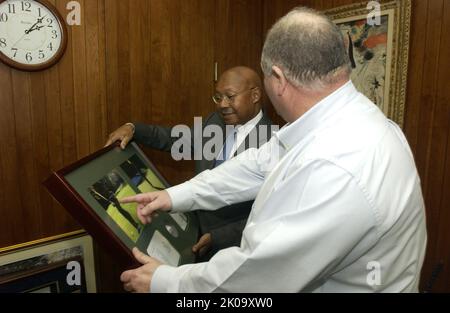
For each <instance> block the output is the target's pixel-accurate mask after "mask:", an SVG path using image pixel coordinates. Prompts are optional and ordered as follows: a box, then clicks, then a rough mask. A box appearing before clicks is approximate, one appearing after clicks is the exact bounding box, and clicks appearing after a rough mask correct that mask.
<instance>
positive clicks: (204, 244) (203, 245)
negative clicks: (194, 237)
mask: <svg viewBox="0 0 450 313" xmlns="http://www.w3.org/2000/svg"><path fill="white" fill-rule="evenodd" d="M210 248H211V234H210V233H206V234H204V235H203V236H201V237H200V239H199V240H198V242H197V243H196V244H195V245H194V246H193V247H192V252H194V253H200V254H205V253H206V252H207V251H208V250H209V249H210Z"/></svg>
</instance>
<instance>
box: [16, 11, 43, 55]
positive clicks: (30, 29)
mask: <svg viewBox="0 0 450 313" xmlns="http://www.w3.org/2000/svg"><path fill="white" fill-rule="evenodd" d="M47 15H48V14H46V15H45V16H44V17H41V18H38V19H37V22H36V23H34V25H33V26H31V27H30V28H29V29H27V30H25V34H24V35H22V37H20V39H19V40H17V41H16V43H15V44H13V45H12V46H13V48H14V47H15V46H16V45H17V44H18V43H19V42H21V41H22V39H23V38H24V37H25V36H26V35H28V34H29V33H31V32H32V31H33V30H36V28H34V29H33V27H34V26H36V25H37V24H39V23H42V21H43V20H44V18H45V17H46V16H47ZM38 27H39V26H38ZM41 28H42V26H41V27H39V28H38V30H39V29H41Z"/></svg>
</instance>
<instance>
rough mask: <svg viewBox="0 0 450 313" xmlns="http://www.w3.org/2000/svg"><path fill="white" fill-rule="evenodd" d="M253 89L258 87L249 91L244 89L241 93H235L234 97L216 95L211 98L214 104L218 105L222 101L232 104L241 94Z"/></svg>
mask: <svg viewBox="0 0 450 313" xmlns="http://www.w3.org/2000/svg"><path fill="white" fill-rule="evenodd" d="M255 88H258V87H252V88H250V89H245V90H243V91H241V92H238V93H235V94H234V95H222V94H220V93H216V94H215V95H214V96H213V97H212V99H213V101H214V103H215V104H220V103H221V102H222V101H223V100H225V102H227V103H233V102H234V98H236V97H237V96H239V95H241V94H243V93H244V92H247V91H250V90H253V89H255Z"/></svg>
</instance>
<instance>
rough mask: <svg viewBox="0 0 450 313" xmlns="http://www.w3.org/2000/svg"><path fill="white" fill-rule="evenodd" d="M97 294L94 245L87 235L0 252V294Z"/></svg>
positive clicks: (5, 249) (47, 241)
mask: <svg viewBox="0 0 450 313" xmlns="http://www.w3.org/2000/svg"><path fill="white" fill-rule="evenodd" d="M94 292H96V277H95V265H94V250H93V243H92V238H91V237H90V236H89V235H87V234H86V232H85V231H82V230H80V231H76V232H72V233H68V234H63V235H59V236H55V237H50V238H44V239H41V240H37V241H33V242H29V243H24V244H20V245H16V246H13V247H7V248H2V249H1V250H0V293H94Z"/></svg>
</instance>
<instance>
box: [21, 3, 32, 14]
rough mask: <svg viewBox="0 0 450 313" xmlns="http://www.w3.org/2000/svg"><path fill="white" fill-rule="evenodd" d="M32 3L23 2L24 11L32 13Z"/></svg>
mask: <svg viewBox="0 0 450 313" xmlns="http://www.w3.org/2000/svg"><path fill="white" fill-rule="evenodd" d="M30 8H31V3H29V2H24V1H22V11H25V12H31V10H30Z"/></svg>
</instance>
